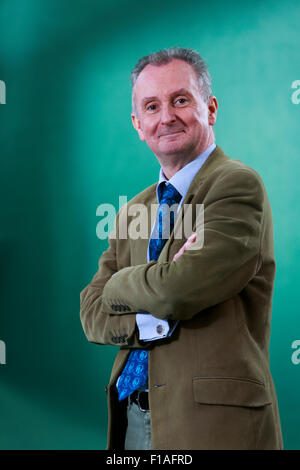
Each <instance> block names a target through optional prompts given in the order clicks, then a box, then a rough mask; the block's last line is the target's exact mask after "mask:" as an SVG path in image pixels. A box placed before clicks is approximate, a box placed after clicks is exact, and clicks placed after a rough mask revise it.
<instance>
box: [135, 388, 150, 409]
mask: <svg viewBox="0 0 300 470" xmlns="http://www.w3.org/2000/svg"><path fill="white" fill-rule="evenodd" d="M137 392H138V396H137V402H138V407H139V410H140V411H143V412H144V413H145V412H146V411H149V410H144V409H143V408H142V407H141V405H140V393H147V392H145V391H144V390H138V391H137Z"/></svg>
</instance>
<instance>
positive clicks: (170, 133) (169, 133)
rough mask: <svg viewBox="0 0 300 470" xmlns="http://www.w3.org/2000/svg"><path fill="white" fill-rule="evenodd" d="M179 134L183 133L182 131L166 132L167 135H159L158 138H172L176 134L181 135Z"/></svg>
mask: <svg viewBox="0 0 300 470" xmlns="http://www.w3.org/2000/svg"><path fill="white" fill-rule="evenodd" d="M181 132H184V131H183V130H180V131H173V132H168V133H167V134H161V135H160V136H159V137H170V136H171V137H172V136H173V135H176V134H181Z"/></svg>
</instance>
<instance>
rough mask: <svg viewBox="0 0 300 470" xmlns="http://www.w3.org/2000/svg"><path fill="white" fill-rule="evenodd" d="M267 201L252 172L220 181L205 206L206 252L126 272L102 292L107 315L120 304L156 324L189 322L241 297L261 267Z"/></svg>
mask: <svg viewBox="0 0 300 470" xmlns="http://www.w3.org/2000/svg"><path fill="white" fill-rule="evenodd" d="M265 195H266V193H265V190H264V187H263V183H262V181H261V179H260V177H259V175H258V174H257V173H256V172H255V171H254V170H252V169H247V168H245V169H244V168H243V169H235V170H233V171H231V172H230V173H227V174H223V175H221V176H219V177H218V178H217V179H216V180H215V181H214V183H213V186H212V187H211V189H210V190H209V191H208V192H207V194H206V197H205V199H204V200H203V204H204V244H203V247H202V248H201V249H188V250H187V251H186V252H185V253H184V254H183V255H181V256H180V257H179V258H178V259H177V260H176V261H175V262H174V261H170V262H160V261H159V259H158V261H151V262H150V263H147V264H143V265H138V266H134V267H125V268H124V269H121V270H120V271H119V272H118V273H117V274H116V275H115V276H114V277H113V278H112V279H110V280H109V281H108V282H107V284H106V286H105V288H104V290H103V302H104V303H105V305H106V306H107V309H108V310H109V308H110V304H111V300H112V299H118V301H119V302H120V303H126V304H127V305H129V306H130V307H131V309H132V310H135V311H143V310H144V311H148V312H150V313H151V314H152V315H153V316H155V317H157V318H163V319H168V318H172V319H174V320H188V319H190V318H192V317H193V316H194V315H196V314H197V313H199V312H201V311H202V310H204V309H206V308H208V307H210V306H213V305H216V304H218V303H221V302H223V301H225V300H227V299H229V298H231V297H232V296H234V295H236V294H237V293H239V292H240V291H241V290H242V289H243V288H244V287H245V286H246V285H247V284H248V283H249V281H250V280H251V279H252V278H253V277H254V276H255V274H256V273H257V271H258V268H259V263H260V262H261V257H260V243H261V233H262V223H263V217H264V205H265ZM158 312H159V313H158ZM120 316H122V312H120Z"/></svg>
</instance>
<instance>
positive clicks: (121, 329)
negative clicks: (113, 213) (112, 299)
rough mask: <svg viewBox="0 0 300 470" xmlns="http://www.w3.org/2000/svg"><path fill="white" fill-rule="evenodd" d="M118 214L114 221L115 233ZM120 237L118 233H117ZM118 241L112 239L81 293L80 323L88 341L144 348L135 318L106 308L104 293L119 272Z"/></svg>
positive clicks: (130, 314)
mask: <svg viewBox="0 0 300 470" xmlns="http://www.w3.org/2000/svg"><path fill="white" fill-rule="evenodd" d="M118 219H119V214H118V215H117V217H116V221H115V224H116V225H115V230H116V226H117V224H118ZM114 233H118V231H116V232H115V231H114ZM116 245H117V240H116V239H115V238H113V237H112V238H110V239H109V247H108V249H107V250H106V251H105V252H104V253H103V254H102V256H101V257H100V259H99V262H98V271H97V272H96V274H95V275H94V277H93V279H92V281H91V283H90V284H89V285H87V286H86V287H85V288H84V289H83V290H82V291H81V293H80V319H81V323H82V327H83V330H84V332H85V335H86V337H87V339H88V341H90V342H92V343H97V344H112V345H117V346H121V347H128V348H131V347H132V348H133V347H135V348H145V347H146V346H145V344H142V343H140V342H139V340H138V337H137V331H138V330H137V326H136V314H135V313H132V311H131V313H126V314H125V315H122V316H120V315H117V314H116V312H114V311H111V308H110V309H108V308H107V306H105V305H104V304H103V298H102V292H103V288H104V286H105V285H106V283H107V281H108V280H109V279H111V278H112V276H113V275H114V274H115V273H116V272H117V271H118V264H117V255H116Z"/></svg>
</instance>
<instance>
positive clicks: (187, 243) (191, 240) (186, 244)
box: [173, 232, 197, 261]
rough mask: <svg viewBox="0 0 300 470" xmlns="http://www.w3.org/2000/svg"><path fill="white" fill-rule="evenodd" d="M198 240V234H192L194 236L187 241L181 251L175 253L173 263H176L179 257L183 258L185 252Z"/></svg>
mask: <svg viewBox="0 0 300 470" xmlns="http://www.w3.org/2000/svg"><path fill="white" fill-rule="evenodd" d="M196 238H197V233H196V232H195V233H192V235H191V236H190V237H189V238H188V239H187V241H186V242H185V244H184V245H183V246H182V247H181V248H180V250H179V251H178V252H177V253H175V255H174V257H173V261H176V260H177V259H178V258H179V256H181V255H182V254H183V253H184V252H185V250H186V249H187V248H188V247H189V246H190V245H191V244H192V243H194V241H195V240H196Z"/></svg>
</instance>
